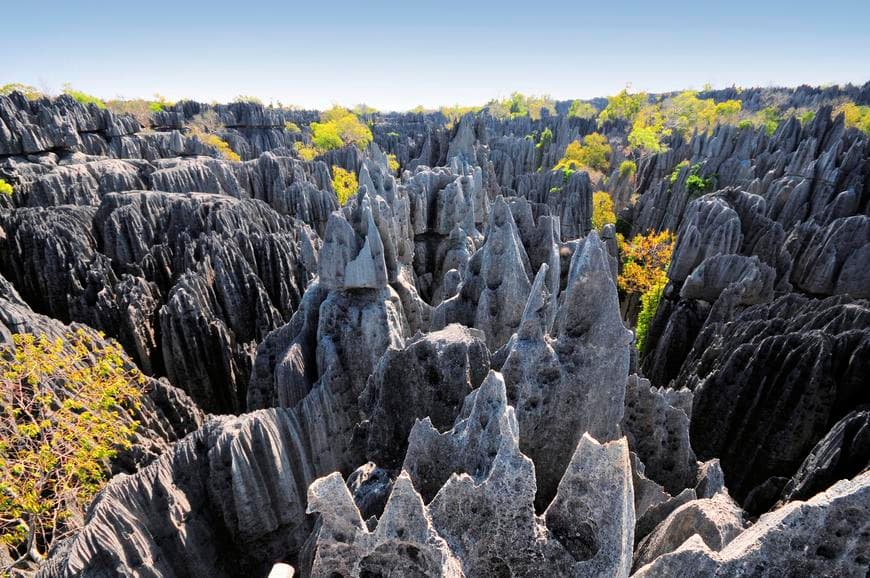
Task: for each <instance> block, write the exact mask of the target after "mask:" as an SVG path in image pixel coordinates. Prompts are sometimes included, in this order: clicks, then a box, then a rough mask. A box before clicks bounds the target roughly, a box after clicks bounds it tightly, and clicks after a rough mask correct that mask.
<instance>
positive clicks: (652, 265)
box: [618, 231, 674, 295]
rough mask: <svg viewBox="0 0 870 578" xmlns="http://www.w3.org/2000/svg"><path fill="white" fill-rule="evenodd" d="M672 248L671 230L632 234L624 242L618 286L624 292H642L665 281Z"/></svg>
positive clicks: (672, 237)
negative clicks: (631, 236)
mask: <svg viewBox="0 0 870 578" xmlns="http://www.w3.org/2000/svg"><path fill="white" fill-rule="evenodd" d="M673 251H674V236H673V235H672V234H671V232H670V231H662V232H660V233H656V232H655V231H653V232H651V233H649V234H648V235H635V236H634V237H633V238H632V239H631V240H630V241H628V242H626V243H623V245H622V253H623V264H622V273H621V274H620V275H619V279H618V285H619V288H620V289H621V290H622V291H625V292H626V293H637V294H641V295H642V294H644V293H647V292H648V291H649V290H650V289H652V288H653V287H655V286H656V285H661V284H662V283H663V282H666V281H667V275H666V273H667V269H668V265H670V262H671V253H673Z"/></svg>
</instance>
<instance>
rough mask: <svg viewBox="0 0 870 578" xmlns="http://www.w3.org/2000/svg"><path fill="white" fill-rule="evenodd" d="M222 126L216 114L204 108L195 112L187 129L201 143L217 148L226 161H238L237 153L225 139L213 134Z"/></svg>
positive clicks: (239, 158)
mask: <svg viewBox="0 0 870 578" xmlns="http://www.w3.org/2000/svg"><path fill="white" fill-rule="evenodd" d="M221 128H223V125H222V124H221V122H220V119H219V118H218V115H217V113H216V112H215V111H213V110H206V111H204V112H202V113H200V114H197V115H196V116H194V117H193V118H192V119H190V122H189V123H188V126H187V129H188V133H189V134H190V136H192V137H195V138H196V139H197V140H199V142H201V143H202V144H204V145H206V146H209V147H212V148H213V149H215V150H217V152H218V154H219V155H220V156H221V157H222V158H224V159H226V160H228V161H240V160H242V158H241V157H240V156H239V154H238V153H237V152H236V151H234V150H233V149H231V148H230V145H229V144H228V143H227V141H225V140H223V139H222V138H221V137H219V136H218V135H216V134H215V132H216V131H218V130H220V129H221Z"/></svg>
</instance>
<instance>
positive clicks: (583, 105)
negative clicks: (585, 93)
mask: <svg viewBox="0 0 870 578" xmlns="http://www.w3.org/2000/svg"><path fill="white" fill-rule="evenodd" d="M597 115H598V111H597V110H595V107H594V106H592V105H591V104H589V103H588V102H583V101H582V100H575V101H574V102H572V103H571V107H570V108H569V109H568V116H569V117H570V118H595V117H596V116H597Z"/></svg>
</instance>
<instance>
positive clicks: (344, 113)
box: [311, 106, 373, 152]
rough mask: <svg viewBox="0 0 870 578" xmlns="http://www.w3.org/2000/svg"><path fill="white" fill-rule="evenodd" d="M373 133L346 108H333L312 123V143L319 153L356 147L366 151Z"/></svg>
mask: <svg viewBox="0 0 870 578" xmlns="http://www.w3.org/2000/svg"><path fill="white" fill-rule="evenodd" d="M372 138H373V137H372V131H371V129H369V127H367V126H366V125H365V124H363V123H362V122H360V120H359V118H358V117H357V116H356V115H355V114H354V113H352V112H351V111H349V110H348V109H346V108H343V107H341V106H333V107H332V108H330V109H329V110H327V111H325V112H324V113H323V114H321V115H320V122H312V123H311V142H312V144H313V145H314V147H315V148H317V149H318V150H319V151H321V152H322V151H328V150H332V149H337V148H341V147H343V146H345V145H349V144H352V145H356V146H357V147H358V148H360V149H364V148H365V147H367V146H368V144H369V143H370V142H372Z"/></svg>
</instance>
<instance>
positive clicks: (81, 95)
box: [63, 84, 106, 109]
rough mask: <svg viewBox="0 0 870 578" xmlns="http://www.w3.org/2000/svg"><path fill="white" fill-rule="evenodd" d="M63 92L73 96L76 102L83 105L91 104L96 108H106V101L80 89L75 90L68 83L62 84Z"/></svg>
mask: <svg viewBox="0 0 870 578" xmlns="http://www.w3.org/2000/svg"><path fill="white" fill-rule="evenodd" d="M63 93H64V94H68V95H70V96H71V97H73V98H74V99H75V100H76V101H77V102H80V103H81V104H84V105H89V104H93V105H94V106H96V107H97V108H103V109H104V108H106V103H105V102H103V101H102V99H99V98H97V97H96V96H93V95H91V94H88V93H86V92H82V91H80V90H76V89H74V88H73V87H72V85H70V84H64V85H63Z"/></svg>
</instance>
